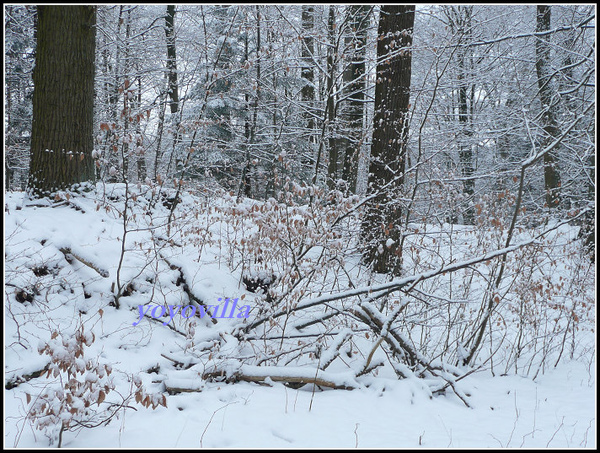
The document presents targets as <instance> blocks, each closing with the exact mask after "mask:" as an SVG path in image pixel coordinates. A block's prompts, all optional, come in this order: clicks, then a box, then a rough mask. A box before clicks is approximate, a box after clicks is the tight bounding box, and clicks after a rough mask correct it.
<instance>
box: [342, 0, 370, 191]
mask: <svg viewBox="0 0 600 453" xmlns="http://www.w3.org/2000/svg"><path fill="white" fill-rule="evenodd" d="M370 10H371V7H370V6H368V5H351V6H349V7H348V23H349V25H350V28H351V35H350V36H348V37H346V48H350V49H351V50H350V63H349V65H348V66H347V68H346V71H345V72H344V82H345V83H347V86H346V91H347V93H348V106H347V108H346V115H345V116H346V120H347V122H348V129H349V130H348V135H347V140H346V150H345V154H344V167H343V170H342V179H343V180H344V181H346V184H347V185H348V191H349V192H350V193H356V181H357V179H358V160H359V157H360V149H361V145H362V142H363V132H364V129H363V119H364V116H365V90H366V88H367V80H366V74H365V56H366V49H367V29H368V26H369V11H370Z"/></svg>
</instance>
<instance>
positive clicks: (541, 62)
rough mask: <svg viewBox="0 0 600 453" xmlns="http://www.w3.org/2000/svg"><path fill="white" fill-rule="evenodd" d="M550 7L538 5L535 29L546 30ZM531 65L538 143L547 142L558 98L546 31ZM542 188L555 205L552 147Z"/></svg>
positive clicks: (552, 135) (555, 129) (557, 185)
mask: <svg viewBox="0 0 600 453" xmlns="http://www.w3.org/2000/svg"><path fill="white" fill-rule="evenodd" d="M551 12H552V10H551V7H550V6H548V5H538V7H537V22H536V28H535V31H536V32H544V31H548V30H550V18H551ZM535 54H536V57H535V68H536V71H537V78H538V86H539V94H540V101H541V102H542V110H543V113H542V123H543V126H542V127H543V129H544V133H545V137H544V138H543V140H542V143H541V146H546V145H548V144H550V142H551V141H552V140H554V139H555V138H557V137H558V136H559V135H560V130H559V127H558V119H557V118H558V112H557V110H558V99H557V98H556V97H555V92H554V91H555V90H554V89H553V84H552V80H551V77H552V71H551V66H550V35H549V34H548V35H544V36H540V37H538V38H537V40H536V42H535ZM544 188H545V189H546V204H547V205H548V207H549V208H555V207H557V206H558V204H559V201H560V195H559V191H560V174H559V172H558V161H557V156H556V152H555V151H551V152H549V153H546V154H544Z"/></svg>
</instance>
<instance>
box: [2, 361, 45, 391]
mask: <svg viewBox="0 0 600 453" xmlns="http://www.w3.org/2000/svg"><path fill="white" fill-rule="evenodd" d="M49 366H50V363H47V364H46V366H45V367H44V368H42V369H41V370H36V371H34V372H33V373H29V374H24V375H23V376H18V377H17V378H16V379H13V380H12V381H7V382H6V384H5V385H4V388H5V389H6V390H11V389H14V388H15V387H18V386H19V385H21V384H22V383H23V382H27V381H30V380H32V379H35V378H38V377H40V376H41V375H43V374H44V373H46V372H47V371H48V367H49Z"/></svg>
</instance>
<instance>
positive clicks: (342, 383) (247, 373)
mask: <svg viewBox="0 0 600 453" xmlns="http://www.w3.org/2000/svg"><path fill="white" fill-rule="evenodd" d="M222 377H225V378H226V379H225V381H226V382H239V381H246V382H254V383H257V384H264V383H268V381H267V379H269V380H271V381H273V382H283V383H285V384H292V385H293V384H303V385H304V384H314V385H317V386H319V387H327V388H332V389H342V390H353V389H356V388H358V387H359V385H358V383H356V381H354V379H348V377H346V376H339V375H336V374H333V373H327V372H324V371H322V370H319V369H317V370H315V369H314V368H304V367H285V368H283V367H277V366H265V367H259V366H249V365H244V366H242V367H240V369H239V370H238V371H235V372H233V373H227V372H225V370H222V369H218V370H214V371H210V372H207V373H204V374H203V375H202V378H203V379H206V380H208V379H216V378H222ZM266 381H267V382H266Z"/></svg>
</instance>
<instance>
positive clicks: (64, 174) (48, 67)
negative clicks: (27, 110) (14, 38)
mask: <svg viewBox="0 0 600 453" xmlns="http://www.w3.org/2000/svg"><path fill="white" fill-rule="evenodd" d="M95 25H96V7H95V6H39V7H38V29H37V49H36V65H35V68H34V71H33V82H34V93H33V124H32V129H31V166H30V173H29V181H28V190H29V192H30V193H31V194H32V195H33V196H39V197H42V196H47V195H49V194H51V193H52V192H54V191H57V190H63V189H67V188H69V187H70V186H72V185H73V184H76V183H80V182H84V181H93V180H94V179H95V167H94V159H93V158H92V150H93V147H94V139H93V129H94V71H95V48H96V28H95Z"/></svg>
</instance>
